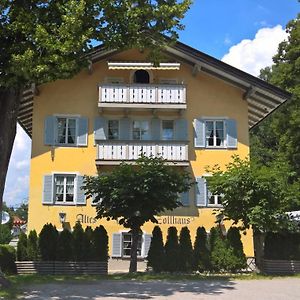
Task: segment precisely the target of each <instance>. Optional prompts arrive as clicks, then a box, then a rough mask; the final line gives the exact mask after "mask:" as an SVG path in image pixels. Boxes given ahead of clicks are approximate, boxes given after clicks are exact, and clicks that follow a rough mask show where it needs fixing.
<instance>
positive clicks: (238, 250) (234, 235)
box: [227, 227, 247, 270]
mask: <svg viewBox="0 0 300 300" xmlns="http://www.w3.org/2000/svg"><path fill="white" fill-rule="evenodd" d="M227 240H228V244H229V246H230V247H232V249H233V254H234V256H235V261H236V262H235V265H234V266H233V267H234V270H242V269H245V268H246V267H247V259H246V255H245V253H244V248H243V243H242V241H241V234H240V231H239V229H238V228H237V227H230V228H229V230H228V232H227Z"/></svg>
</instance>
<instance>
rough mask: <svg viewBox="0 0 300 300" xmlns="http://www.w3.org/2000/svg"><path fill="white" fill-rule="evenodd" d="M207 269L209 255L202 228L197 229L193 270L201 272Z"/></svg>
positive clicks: (205, 235) (208, 266)
mask: <svg viewBox="0 0 300 300" xmlns="http://www.w3.org/2000/svg"><path fill="white" fill-rule="evenodd" d="M209 269H210V253H209V250H208V245H207V234H206V230H205V228H204V227H198V228H197V233H196V238H195V243H194V250H193V270H195V271H200V272H203V271H206V270H209Z"/></svg>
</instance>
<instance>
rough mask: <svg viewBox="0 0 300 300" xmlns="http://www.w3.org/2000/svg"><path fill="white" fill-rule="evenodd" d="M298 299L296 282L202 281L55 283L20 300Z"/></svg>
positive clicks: (39, 287) (33, 289) (299, 286)
mask: <svg viewBox="0 0 300 300" xmlns="http://www.w3.org/2000/svg"><path fill="white" fill-rule="evenodd" d="M217 297H219V299H222V300H227V299H231V300H232V299H242V300H250V299H251V300H252V299H255V300H258V299H259V300H260V299H268V300H270V299H272V300H273V299H278V300H292V299H297V300H298V299H300V279H299V278H298V279H293V278H286V279H273V280H240V281H238V280H236V281H231V280H228V281H226V280H220V281H217V280H202V281H180V282H170V281H168V282H167V281H147V282H141V281H110V280H105V281H98V282H91V283H84V284H78V283H70V282H68V283H55V284H52V283H51V284H41V285H33V286H28V287H26V291H25V292H24V295H23V297H22V298H21V299H31V300H36V299H39V300H46V299H47V300H48V299H51V300H63V299H64V300H90V299H91V300H96V299H97V300H98V299H107V300H112V299H116V300H123V299H125V300H129V299H155V300H156V299H171V300H194V299H197V300H203V299H216V298H217Z"/></svg>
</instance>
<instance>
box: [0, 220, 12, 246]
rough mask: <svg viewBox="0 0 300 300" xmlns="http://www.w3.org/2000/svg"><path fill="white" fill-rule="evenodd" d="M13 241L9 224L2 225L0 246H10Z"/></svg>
mask: <svg viewBox="0 0 300 300" xmlns="http://www.w3.org/2000/svg"><path fill="white" fill-rule="evenodd" d="M11 239H12V234H11V231H10V228H9V226H8V225H7V224H4V225H3V224H2V225H1V224H0V244H8V243H9V242H10V241H11Z"/></svg>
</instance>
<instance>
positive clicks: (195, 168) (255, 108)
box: [19, 43, 289, 258]
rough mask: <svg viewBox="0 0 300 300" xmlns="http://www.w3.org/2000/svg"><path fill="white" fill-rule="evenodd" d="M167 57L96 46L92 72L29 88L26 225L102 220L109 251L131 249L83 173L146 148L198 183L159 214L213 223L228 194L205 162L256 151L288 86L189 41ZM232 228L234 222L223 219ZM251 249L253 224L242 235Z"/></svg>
mask: <svg viewBox="0 0 300 300" xmlns="http://www.w3.org/2000/svg"><path fill="white" fill-rule="evenodd" d="M165 56H166V62H165V63H161V64H159V65H158V66H156V65H155V66H154V65H153V64H151V63H149V62H147V54H146V53H142V52H140V51H138V50H135V49H132V50H128V51H123V52H118V51H113V50H111V51H107V50H105V49H104V48H102V47H99V48H96V49H95V50H94V51H93V52H92V53H91V65H90V67H89V69H88V70H83V71H82V72H81V73H80V74H78V75H77V76H75V77H74V78H72V79H70V80H58V81H55V82H52V83H48V84H45V85H41V86H39V87H37V88H35V87H34V88H33V89H31V90H28V91H26V92H25V93H24V99H23V101H22V104H21V110H20V115H19V122H20V124H21V125H22V126H23V128H24V129H25V130H26V132H27V133H28V134H29V135H30V136H31V137H32V156H31V169H30V195H29V217H28V231H30V230H32V229H35V230H36V231H37V232H39V231H40V230H41V229H42V227H43V225H44V224H45V223H50V222H51V223H52V224H54V225H56V227H57V229H58V230H61V229H62V227H63V226H64V227H69V228H73V227H74V225H75V222H76V221H80V222H81V223H82V225H83V227H85V226H92V227H96V226H98V225H100V224H102V225H104V227H105V228H106V230H107V231H108V234H109V247H110V255H111V256H112V257H116V258H126V257H128V256H129V255H130V245H131V234H130V232H128V230H127V229H125V228H123V227H122V226H120V225H118V224H117V223H116V221H106V220H97V219H95V215H96V210H95V204H94V203H93V200H92V199H89V198H86V196H85V195H84V192H83V190H81V186H82V183H83V176H84V175H96V174H99V173H101V172H109V171H110V170H112V168H114V167H116V166H117V165H119V164H120V163H121V162H122V161H128V162H130V163H134V162H135V160H136V159H137V158H138V157H139V156H140V154H141V153H144V154H145V155H154V156H162V157H163V158H165V159H166V160H167V162H168V164H169V165H170V167H174V168H186V169H187V170H188V171H189V172H190V173H191V176H192V177H193V178H194V179H195V181H196V185H195V187H193V188H192V189H191V190H190V191H189V192H188V193H185V194H183V195H181V201H182V204H183V206H182V207H180V208H178V209H176V210H174V211H173V212H172V213H170V214H166V215H162V216H159V217H158V220H159V225H160V227H161V229H162V231H163V235H164V238H165V237H166V233H167V229H168V227H170V226H176V227H177V229H178V231H179V230H180V229H181V228H182V227H183V226H187V227H188V228H189V229H190V232H191V236H192V240H194V236H195V233H196V230H197V228H198V227H199V226H204V227H205V228H206V230H207V231H209V230H210V228H211V227H213V226H215V225H216V224H215V221H216V217H215V215H214V214H213V210H214V209H218V208H220V206H221V197H220V196H218V195H211V193H210V192H209V190H208V187H207V184H206V177H207V176H209V175H210V174H207V173H206V171H205V169H206V166H213V165H215V164H219V165H220V166H221V168H223V169H224V168H225V165H226V164H227V163H229V162H230V160H231V157H232V155H235V154H237V155H239V156H240V157H241V158H245V157H247V156H248V155H249V129H250V128H251V127H253V126H254V125H255V124H257V123H258V122H259V121H260V120H261V119H263V118H264V117H265V116H266V115H268V114H269V113H271V111H273V110H274V109H276V107H278V106H279V105H281V104H282V103H284V102H285V101H286V99H287V98H288V97H289V95H288V94H287V93H285V92H284V91H282V90H280V89H278V88H276V87H274V86H271V85H269V84H267V83H265V82H263V81H261V80H259V79H257V78H255V77H253V76H251V75H249V74H246V73H244V72H242V71H240V70H237V69H235V68H233V67H230V66H228V65H226V64H224V63H222V62H220V61H218V60H216V59H214V58H212V57H210V56H207V55H205V54H204V53H202V52H199V51H197V50H195V49H192V48H190V47H188V46H186V45H184V44H181V43H177V44H176V45H174V46H170V47H167V48H166V52H165ZM224 225H225V227H226V228H228V227H229V226H230V225H231V223H230V222H229V221H227V222H225V224H224ZM154 226H155V224H152V223H147V224H145V226H143V228H142V230H143V235H142V236H141V240H140V244H139V253H138V255H139V256H141V257H146V255H147V252H148V249H149V244H150V241H151V232H152V230H153V227H154ZM242 240H243V244H244V250H245V253H246V255H247V256H253V244H252V243H253V242H252V235H251V231H249V232H248V233H247V235H245V236H242Z"/></svg>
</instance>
